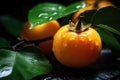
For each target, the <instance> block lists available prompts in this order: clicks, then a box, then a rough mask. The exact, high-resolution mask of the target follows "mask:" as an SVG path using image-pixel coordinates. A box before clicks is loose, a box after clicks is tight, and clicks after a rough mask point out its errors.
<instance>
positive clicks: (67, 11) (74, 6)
mask: <svg viewBox="0 0 120 80" xmlns="http://www.w3.org/2000/svg"><path fill="white" fill-rule="evenodd" d="M86 6H87V3H85V2H80V1H79V2H75V3H72V4H70V5H69V6H67V7H66V9H65V11H64V13H63V14H62V16H64V15H69V14H71V13H73V12H76V11H77V10H79V9H81V8H84V7H86Z"/></svg>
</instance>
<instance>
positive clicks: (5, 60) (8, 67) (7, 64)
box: [0, 49, 16, 78]
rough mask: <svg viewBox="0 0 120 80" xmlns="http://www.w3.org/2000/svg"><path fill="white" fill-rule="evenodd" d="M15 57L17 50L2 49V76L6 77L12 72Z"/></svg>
mask: <svg viewBox="0 0 120 80" xmlns="http://www.w3.org/2000/svg"><path fill="white" fill-rule="evenodd" d="M15 58H16V52H13V51H10V50H5V49H1V50H0V78H3V77H6V76H8V75H10V74H11V73H12V70H13V66H14V63H15Z"/></svg>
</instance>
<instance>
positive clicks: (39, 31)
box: [21, 20, 60, 40]
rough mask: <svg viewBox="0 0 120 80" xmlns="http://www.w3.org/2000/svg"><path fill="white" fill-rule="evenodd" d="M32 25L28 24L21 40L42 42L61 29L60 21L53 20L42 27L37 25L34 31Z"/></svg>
mask: <svg viewBox="0 0 120 80" xmlns="http://www.w3.org/2000/svg"><path fill="white" fill-rule="evenodd" d="M29 28H30V23H29V22H27V23H26V24H25V26H24V28H23V31H22V33H21V38H22V39H25V40H40V39H44V38H48V37H51V36H53V35H54V34H55V33H56V31H57V30H58V29H59V28H60V25H59V23H58V21H56V20H53V21H50V22H47V23H44V24H41V25H37V26H35V27H34V28H32V29H29Z"/></svg>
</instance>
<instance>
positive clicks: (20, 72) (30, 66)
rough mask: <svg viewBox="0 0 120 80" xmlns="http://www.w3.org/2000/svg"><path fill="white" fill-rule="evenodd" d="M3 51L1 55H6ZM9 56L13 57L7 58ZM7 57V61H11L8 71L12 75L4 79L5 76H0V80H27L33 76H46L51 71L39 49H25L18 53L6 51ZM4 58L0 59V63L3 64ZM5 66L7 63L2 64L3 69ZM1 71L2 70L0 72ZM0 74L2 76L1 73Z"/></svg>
mask: <svg viewBox="0 0 120 80" xmlns="http://www.w3.org/2000/svg"><path fill="white" fill-rule="evenodd" d="M5 51H6V50H4V53H3V55H4V54H6V53H5ZM1 52H2V51H1ZM10 52H11V53H10ZM10 54H13V55H11V56H9V55H10ZM0 55H1V54H0ZM14 55H15V56H14ZM7 56H8V58H7V61H8V62H9V61H11V63H12V64H13V65H12V66H10V67H11V69H10V71H11V72H12V73H9V74H8V75H6V77H4V76H5V74H4V75H1V80H16V79H17V80H29V79H31V78H33V77H35V76H39V75H43V74H47V73H49V72H50V71H51V69H52V66H51V64H50V63H49V61H48V60H47V58H46V57H45V56H44V55H42V54H41V52H40V50H39V49H37V48H34V47H27V48H25V49H24V50H21V51H19V52H14V51H8V54H7ZM4 58H5V56H2V57H1V58H0V59H1V60H0V62H1V63H4V62H5V60H4ZM11 58H12V60H11ZM7 61H6V62H7ZM7 65H8V63H4V67H7ZM1 70H2V68H1V69H0V71H1ZM0 74H2V71H1V73H0ZM3 77H4V78H3Z"/></svg>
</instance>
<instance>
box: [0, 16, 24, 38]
mask: <svg viewBox="0 0 120 80" xmlns="http://www.w3.org/2000/svg"><path fill="white" fill-rule="evenodd" d="M0 22H1V23H2V24H3V25H4V27H5V29H6V30H7V31H8V32H9V33H10V34H12V35H13V36H15V37H18V36H20V34H21V31H22V28H23V23H22V22H21V21H19V20H17V19H15V18H13V17H10V16H0Z"/></svg>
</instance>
